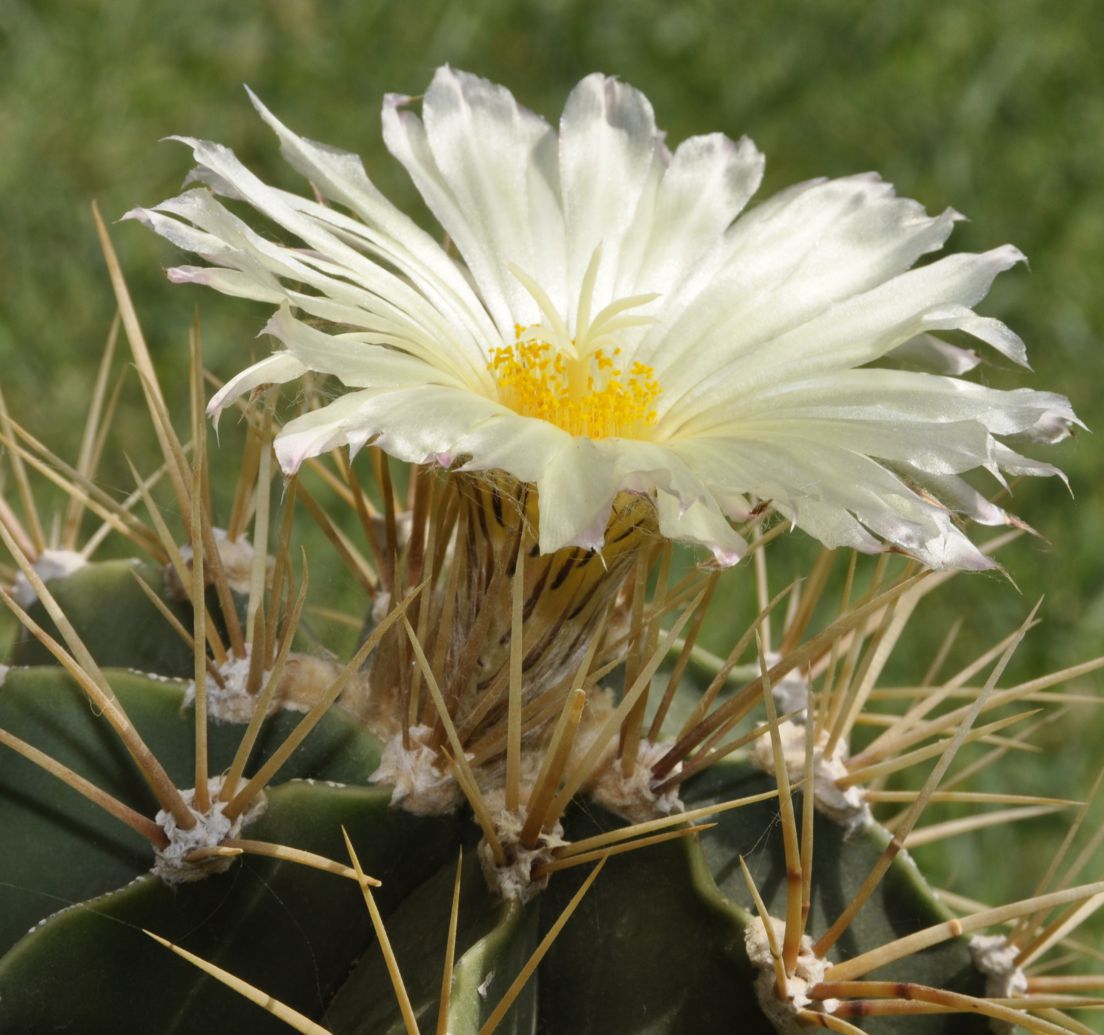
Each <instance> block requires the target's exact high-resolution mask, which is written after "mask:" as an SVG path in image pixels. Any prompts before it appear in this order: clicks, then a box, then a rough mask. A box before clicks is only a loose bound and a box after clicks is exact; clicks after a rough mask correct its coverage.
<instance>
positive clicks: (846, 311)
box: [659, 245, 1023, 435]
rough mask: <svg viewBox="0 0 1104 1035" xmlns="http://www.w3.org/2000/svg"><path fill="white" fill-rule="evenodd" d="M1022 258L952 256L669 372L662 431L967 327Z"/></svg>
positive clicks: (1005, 251)
mask: <svg viewBox="0 0 1104 1035" xmlns="http://www.w3.org/2000/svg"><path fill="white" fill-rule="evenodd" d="M1022 258H1023V256H1022V255H1021V253H1020V252H1019V251H1018V250H1017V249H1015V248H1012V247H1010V246H1007V245H1006V246H1004V247H1002V248H995V249H993V250H992V251H989V252H985V253H983V254H981V255H970V254H960V255H950V256H947V257H946V258H944V259H940V260H939V261H938V262H933V263H931V264H930V265H928V266H923V267H921V268H919V269H915V270H910V271H908V272H906V273H902V274H901V275H900V276H897V277H894V278H893V279H892V280H890V281H887V282H886V283H884V284H881V285H879V286H878V287H876V288H874V289H873V290H871V291H867V292H865V293H863V294H861V295H856V296H854V297H852V298H849V299H847V300H846V301H843V302H839V303H838V304H836V305H833V306H831V307H830V308H829V309H828V310H826V311H825V312H823V313H821V314H820V315H819V316H817V317H815V318H814V319H812V320H809V321H808V322H806V323H804V324H802V325H801V326H799V327H796V328H794V329H793V330H791V331H788V332H786V333H785V334H783V335H781V336H780V337H778V338H775V339H774V340H773V341H770V342H769V343H766V344H764V343H757V345H758V347H756V348H751V347H745V346H741V348H740V349H739V351H738V353H737V354H736V355H734V356H733V358H732V359H730V360H729V361H728V362H727V363H725V364H724V365H721V366H716V365H715V366H713V368H712V369H711V370H709V371H708V372H707V371H706V370H705V369H704V367H705V366H706V364H705V363H703V362H702V361H701V360H699V361H698V362H697V363H694V362H690V361H687V362H685V363H684V364H683V365H682V366H681V367H680V368H679V369H678V371H677V372H676V371H674V370H668V372H667V374H666V375H660V380H661V383H662V384H663V386H664V392H665V395H664V398H663V399H662V400H661V403H660V406H661V413H660V427H659V433H660V434H661V435H669V434H672V433H673V430H674V428H677V427H678V426H680V424H681V423H682V422H683V421H685V420H687V419H689V418H690V417H692V416H696V415H698V414H700V413H702V412H703V411H704V410H706V409H708V408H709V407H710V406H712V405H715V404H716V403H718V402H719V401H720V400H725V399H727V400H735V399H739V398H754V397H755V395H756V394H757V393H759V392H760V391H763V390H770V389H772V388H774V387H776V386H777V385H779V384H784V383H786V382H789V381H803V380H806V379H808V378H812V377H815V376H818V375H821V374H826V373H829V372H831V371H840V370H846V369H847V368H849V367H855V366H861V365H863V364H866V363H870V362H872V361H873V360H876V359H879V358H880V357H882V356H883V355H885V354H886V353H887V352H889V351H890V350H891V349H893V348H896V347H897V346H898V345H901V344H903V343H904V342H906V341H909V340H910V339H911V338H914V337H916V335H918V334H921V333H924V332H925V331H928V330H948V329H955V328H958V327H961V326H963V324H964V323H966V322H968V321H970V320H972V319H973V318H974V316H973V313H972V312H971V311H970V310H969V309H968V308H966V307H967V306H969V305H973V304H974V303H976V302H977V301H979V300H980V299H981V298H983V297H984V296H985V293H986V292H987V291H988V290H989V286H990V284H991V283H992V281H993V278H994V277H996V275H997V274H998V273H1000V272H1001V271H1002V270H1005V269H1008V268H1009V267H1010V266H1012V265H1014V264H1015V263H1017V262H1019V261H1020V260H1021V259H1022ZM732 351H734V350H730V354H731V353H732ZM714 360H716V357H714Z"/></svg>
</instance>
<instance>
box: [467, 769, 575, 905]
mask: <svg viewBox="0 0 1104 1035" xmlns="http://www.w3.org/2000/svg"><path fill="white" fill-rule="evenodd" d="M530 790H531V788H528V787H526V788H523V791H522V799H523V800H522V802H521V807H519V808H518V809H508V808H506V792H505V791H504V790H503V789H501V788H494V789H491V790H487V791H484V792H483V798H484V802H485V804H486V807H487V812H488V814H489V815H490V817H491V821H492V822H493V823H494V829H495V834H496V835H497V837H498V842H499V844H500V845H501V846H502V850H503V852H504V853H505V855H506V865H504V866H500V865H499V864H498V861H497V860H496V859H495V856H494V851H493V850H492V848H491V846H490V845H489V844H488V843H487V841H486V839H484V840H482V841H480V842H479V862H480V865H481V866H482V869H483V877H484V879H485V880H486V881H487V887H489V888H490V889H491V891H493V892H496V893H497V894H498V895H499V896H500V897H501V898H503V899H504V900H506V901H515V900H516V901H518V902H523V903H524V902H528V901H529V900H530V899H532V898H534V897H535V896H536V895H538V894H539V893H540V892H541V891H543V890H544V889H545V888H546V887H547V886H548V877H547V876H544V877H536V878H534V876H533V871H534V870H536V869H537V868H538V867H539V866H541V865H544V864H546V863H550V862H552V860H553V858H554V856H553V854H552V851H553V849H555V848H558V847H560V846H561V845H566V844H567V843H568V842H567V841H565V840H564V836H563V833H564V831H563V826H562V825H561V824H560V823H558V822H557V823H555V824H554V825H553V827H552V829H551V830H547V831H546V830H542V831H541V832H540V833H539V834H538V835H537V844H536V846H535V847H533V848H528V847H526V846H525V845H523V844H522V843H521V841H520V835H521V831H522V828H523V827H524V826H525V821H526V819H527V817H528V813H527V811H526V809H525V807H524V806H525V804H526V802H527V801H528V797H529V791H530Z"/></svg>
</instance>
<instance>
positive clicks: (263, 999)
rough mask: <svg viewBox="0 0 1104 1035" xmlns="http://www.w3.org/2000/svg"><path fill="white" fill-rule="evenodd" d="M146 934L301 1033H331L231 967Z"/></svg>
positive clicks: (146, 932) (327, 1034) (151, 934)
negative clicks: (219, 964)
mask: <svg viewBox="0 0 1104 1035" xmlns="http://www.w3.org/2000/svg"><path fill="white" fill-rule="evenodd" d="M142 933H143V934H148V935H149V936H150V937H151V938H152V939H153V940H154V941H155V942H157V943H158V944H159V945H163V946H165V948H166V949H168V950H169V951H170V952H174V953H176V955H177V956H179V957H180V958H181V959H184V960H187V961H188V962H189V963H191V964H192V965H193V966H195V967H198V968H199V969H200V970H202V971H203V972H204V973H205V974H209V975H210V976H211V977H213V978H215V979H216V980H217V981H220V982H222V984H224V985H225V986H226V987H227V988H230V989H233V991H235V992H237V993H238V994H239V995H242V996H244V997H245V998H246V999H248V1000H250V1001H251V1002H254V1003H256V1004H257V1005H258V1006H259V1007H261V1009H262V1010H265V1011H266V1012H267V1013H270V1014H271V1015H272V1016H273V1017H275V1018H276V1019H277V1020H279V1021H283V1023H284V1024H286V1025H288V1027H290V1028H293V1029H294V1030H295V1031H297V1032H299V1033H300V1035H330V1032H329V1031H328V1030H327V1029H326V1028H323V1027H322V1025H320V1024H315V1022H314V1021H312V1020H311V1019H310V1018H309V1017H305V1016H304V1015H303V1014H301V1013H299V1011H298V1010H293V1009H292V1008H291V1007H290V1006H287V1005H285V1004H284V1003H281V1002H280V1001H279V1000H278V999H274V998H273V997H272V996H270V995H268V994H267V993H266V992H262V991H261V990H260V989H259V988H257V987H256V986H255V985H251V984H249V982H248V981H244V980H242V978H240V977H238V976H237V975H236V974H231V973H230V971H228V970H223V969H222V967H217V966H215V964H214V963H209V962H208V961H207V960H205V959H203V958H202V957H200V956H197V955H195V953H192V952H189V951H188V950H187V949H182V948H181V947H180V946H179V945H174V944H173V943H172V942H170V941H169V940H168V939H166V938H162V937H161V936H160V935H159V934H154V933H153V932H152V931H147V930H146V929H145V928H143V929H142Z"/></svg>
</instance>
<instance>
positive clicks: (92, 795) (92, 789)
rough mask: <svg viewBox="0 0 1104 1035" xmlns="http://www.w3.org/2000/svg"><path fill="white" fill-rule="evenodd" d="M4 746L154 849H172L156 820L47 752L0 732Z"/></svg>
mask: <svg viewBox="0 0 1104 1035" xmlns="http://www.w3.org/2000/svg"><path fill="white" fill-rule="evenodd" d="M0 744H4V745H6V746H7V747H9V748H11V749H12V750H13V751H15V752H16V753H17V754H19V755H22V756H23V757H24V758H25V759H27V761H28V762H32V763H33V764H34V765H36V766H38V767H39V768H40V769H43V770H45V771H46V772H47V773H49V774H50V775H51V776H54V777H56V778H57V779H59V780H61V781H62V783H64V784H66V785H68V786H69V787H71V788H72V789H73V790H75V791H76V792H77V793H78V794H82V795H84V797H85V798H87V799H88V800H89V801H90V802H92V804H94V805H97V806H99V808H101V809H103V810H104V812H106V813H108V814H109V815H111V816H114V817H115V818H116V819H118V820H120V821H121V822H123V823H125V824H126V825H127V826H128V827H130V828H131V829H132V830H134V831H135V832H136V833H138V834H140V835H141V836H142V837H144V838H145V839H146V840H147V841H149V842H150V844H152V845H153V847H154V848H164V847H165V846H166V845H168V843H169V841H168V838H167V837H166V836H165V831H164V830H162V829H161V827H159V826H158V825H157V824H156V823H154V821H153V820H152V819H149V818H148V817H146V816H143V815H142V814H141V813H139V812H135V811H134V809H132V808H130V806H128V805H124V804H123V803H122V802H121V801H119V800H118V799H117V798H115V797H113V796H112V795H110V794H108V793H107V791H104V790H101V789H100V788H99V787H97V786H96V785H95V784H94V783H92V782H91V781H90V780H86V779H85V778H84V777H83V776H81V775H80V774H79V773H75V772H73V770H72V769H70V768H69V767H68V766H66V765H63V764H62V763H61V762H59V761H58V760H57V759H55V758H51V757H50V756H49V755H48V754H46V753H45V752H44V751H40V750H39V749H38V748H36V747H34V746H33V745H32V744H28V743H27V742H26V741H25V740H23V739H21V738H20V737H17V736H15V735H14V734H12V733H9V732H8V731H7V730H5V729H0Z"/></svg>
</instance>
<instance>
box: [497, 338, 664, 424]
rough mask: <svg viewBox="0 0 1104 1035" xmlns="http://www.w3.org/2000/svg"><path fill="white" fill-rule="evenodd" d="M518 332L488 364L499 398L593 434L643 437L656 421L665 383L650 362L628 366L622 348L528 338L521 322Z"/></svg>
mask: <svg viewBox="0 0 1104 1035" xmlns="http://www.w3.org/2000/svg"><path fill="white" fill-rule="evenodd" d="M515 332H516V333H517V338H518V340H517V342H516V343H515V344H514V345H510V346H504V347H503V348H497V349H494V350H493V351H492V353H491V361H490V363H489V364H488V366H489V367H490V371H491V373H492V374H493V375H494V379H495V381H496V382H497V384H498V397H499V399H500V400H501V401H502V402H503V403H505V404H506V405H507V406H509V407H510V409H512V410H513V411H514V412H515V413H520V414H521V415H522V416H523V417H536V418H537V419H538V420H546V421H548V422H549V423H550V424H555V425H556V427H558V428H563V430H564V431H566V432H568V433H569V434H571V435H585V436H586V437H588V438H614V437H618V438H641V437H643V436H644V435H645V433H646V432H647V431H648V429H649V428H651V427H652V426H653V425H654V424H655V420H656V409H655V404H656V401H657V400H658V399H659V396H660V393H661V392H662V388H661V387H660V384H659V382H658V381H657V380H656V377H655V371H654V370H653V369H652V368H651V367H650V366H647V365H646V364H644V363H638V362H633V363H632V364H631V365H630V366H629V367H628V369H624V366H623V363H622V361H621V359H620V356H621V350H620V349H619V348H614V349H605V348H597V349H594V350H593V351H590V352H588V353H585V354H583V355H579V356H570V355H566V354H565V353H564V352H561V351H560V350H559V349H557V348H555V346H553V345H550V344H549V343H548V342H546V341H540V340H538V339H534V338H526V337H524V336H523V335H524V332H525V329H524V328H522V327H520V326H518V327H515Z"/></svg>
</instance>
